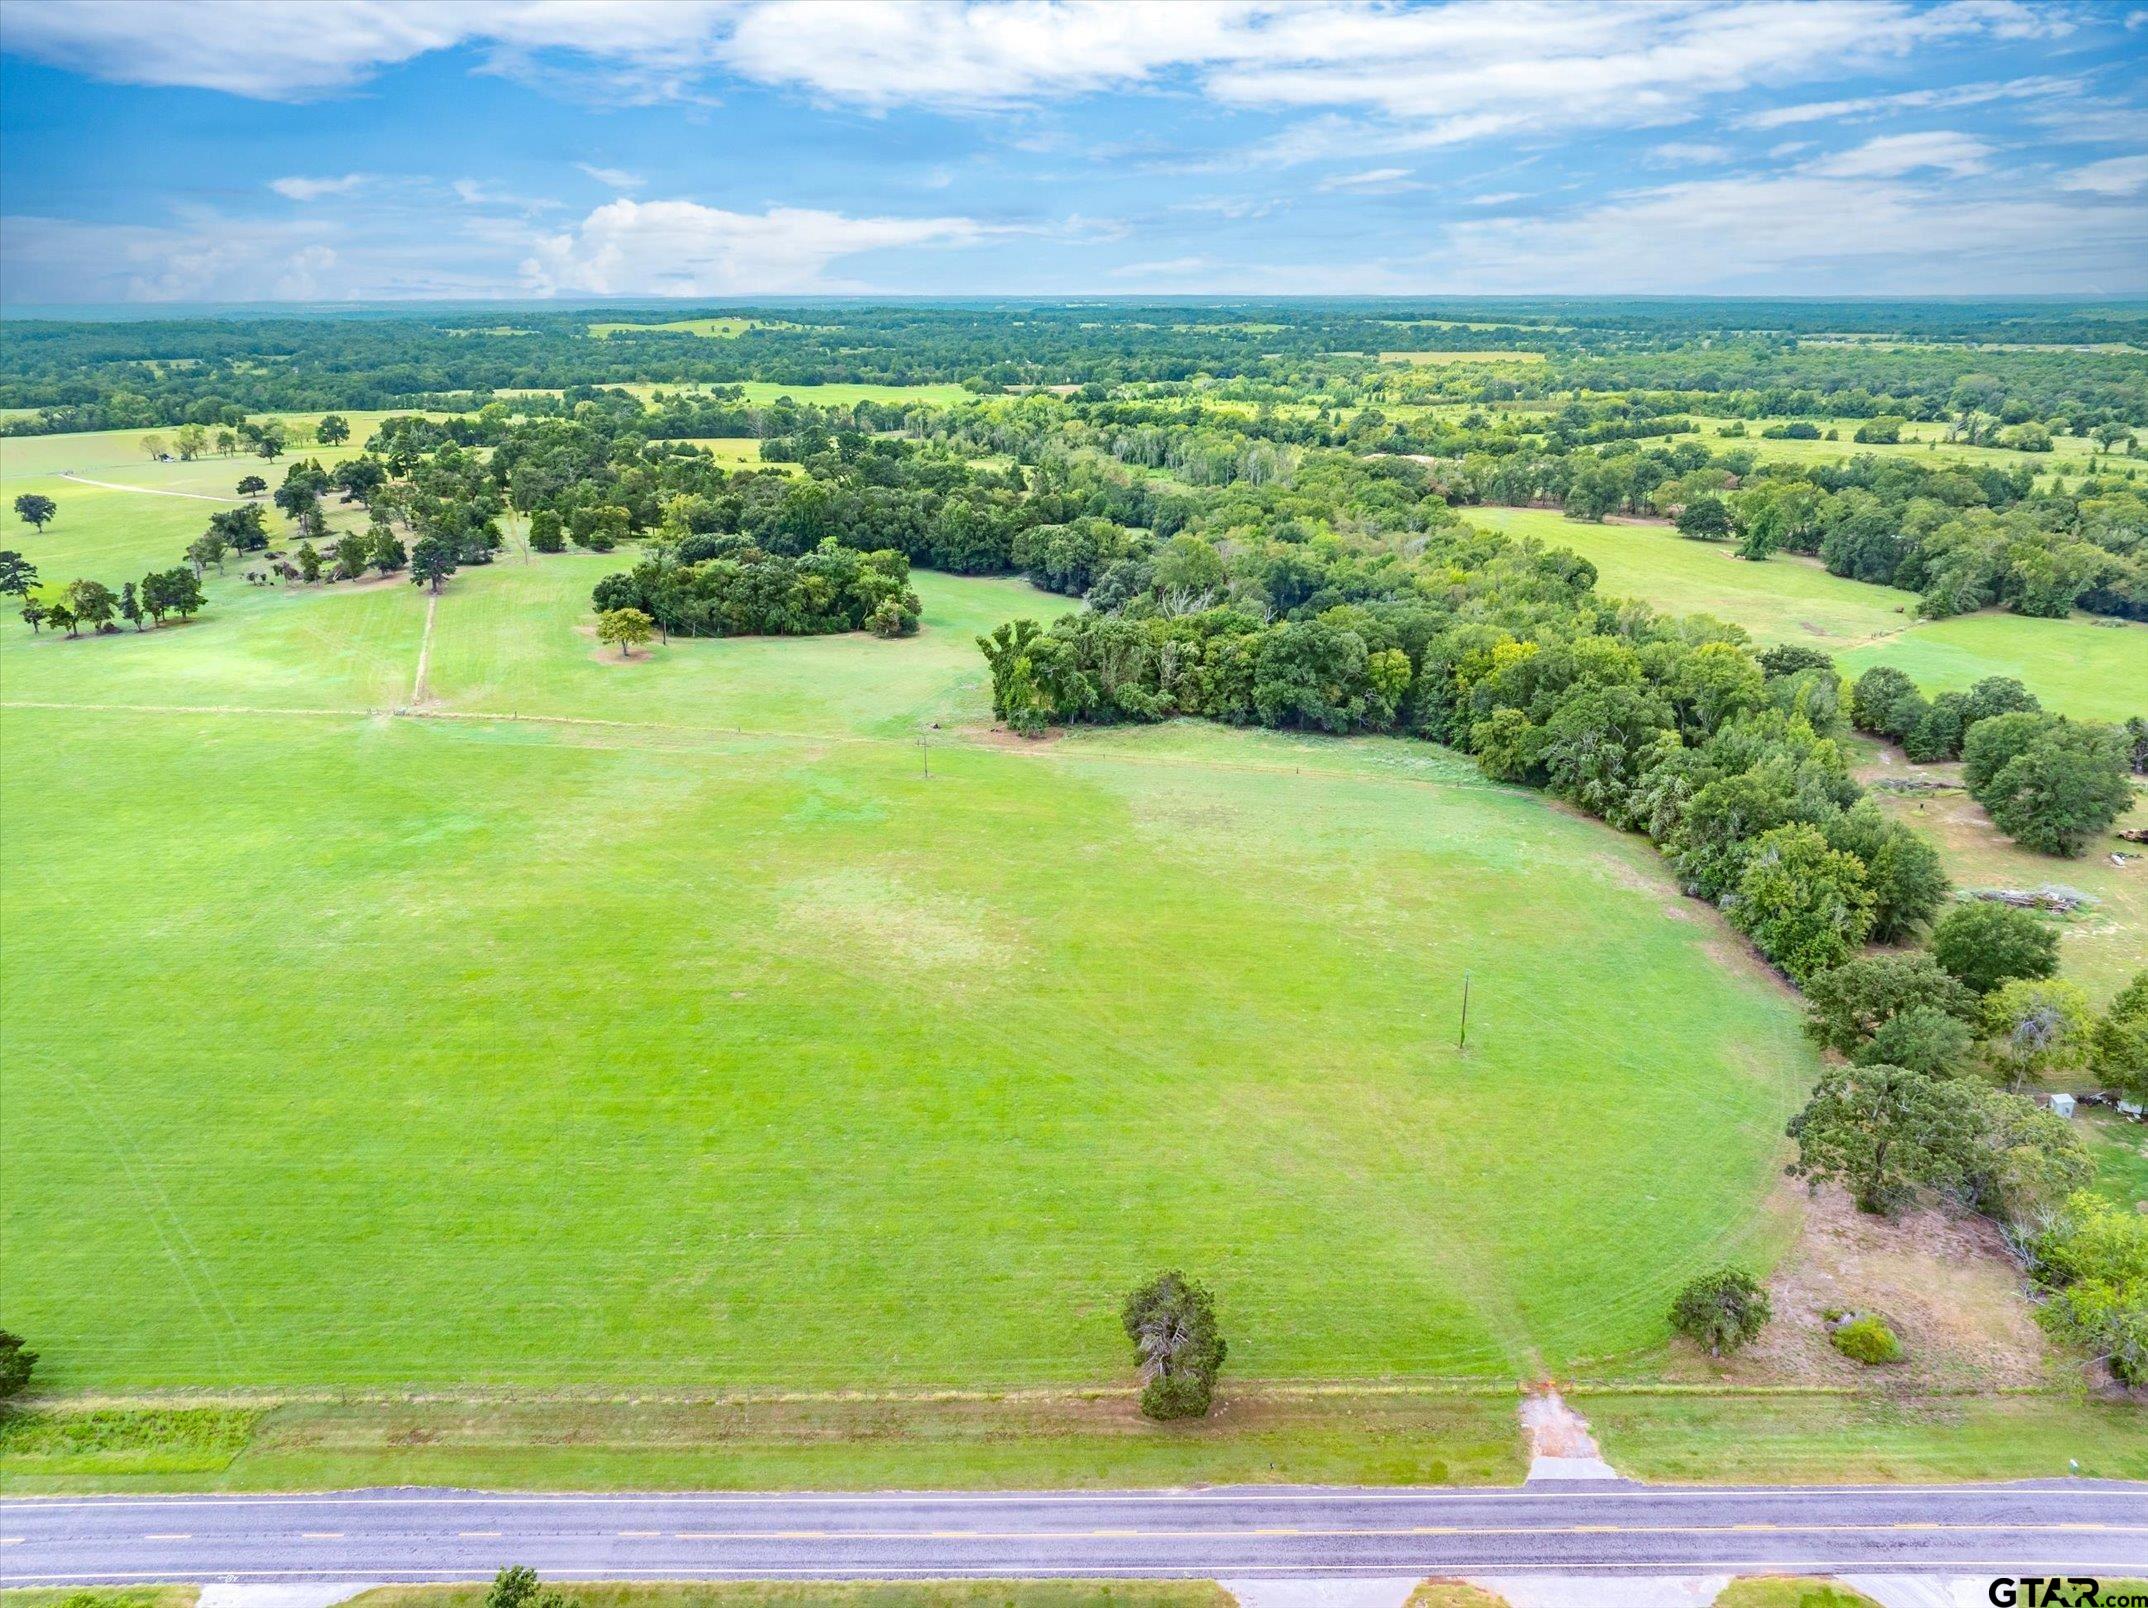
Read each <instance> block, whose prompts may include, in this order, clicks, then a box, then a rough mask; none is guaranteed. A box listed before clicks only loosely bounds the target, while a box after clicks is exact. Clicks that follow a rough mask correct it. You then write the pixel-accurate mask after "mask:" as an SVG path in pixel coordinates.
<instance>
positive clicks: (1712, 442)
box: [1669, 418, 2140, 476]
mask: <svg viewBox="0 0 2148 1608" xmlns="http://www.w3.org/2000/svg"><path fill="white" fill-rule="evenodd" d="M1737 422H1739V421H1736V420H1732V419H1709V418H1696V419H1694V421H1693V423H1694V426H1695V428H1694V429H1693V430H1692V431H1691V432H1689V433H1688V434H1686V435H1683V436H1673V437H1670V438H1669V439H1671V440H1673V441H1705V442H1707V443H1708V445H1709V446H1711V447H1714V448H1716V449H1717V450H1719V451H1722V450H1729V449H1733V448H1750V449H1751V450H1752V453H1753V456H1754V458H1755V459H1756V460H1757V461H1758V462H1761V463H1833V462H1838V461H1840V460H1842V459H1844V458H1854V457H1856V456H1858V455H1859V454H1860V453H1872V454H1874V455H1876V456H1879V457H1883V458H1914V459H1916V460H1917V461H1918V462H1920V463H1925V464H1931V465H1934V466H1936V465H1939V464H1945V463H1961V464H1970V465H1979V466H1983V467H1986V468H1994V469H2024V468H2025V469H2034V470H2035V471H2036V472H2037V473H2038V474H2039V475H2044V476H2050V475H2079V474H2082V473H2084V472H2086V471H2087V469H2088V467H2089V462H2090V460H2091V459H2094V460H2096V462H2097V463H2098V464H2099V466H2101V467H2102V468H2103V469H2104V470H2105V471H2106V472H2108V473H2113V474H2122V473H2124V472H2125V470H2126V469H2128V468H2138V467H2140V460H2139V459H2138V458H2129V457H2127V456H2126V455H2125V454H2123V453H2118V454H2111V453H2106V452H2105V451H2104V450H2103V448H2102V447H2101V446H2099V445H2098V444H2097V443H2096V442H2095V441H2093V440H2091V439H2090V438H2089V437H2087V436H2075V435H2054V436H2053V437H2052V441H2051V450H2050V451H2049V452H2020V451H2017V450H2015V449H2014V448H2012V447H2002V446H1970V445H1969V444H1968V443H1966V442H1962V441H1949V440H1947V439H1946V434H1947V427H1946V425H1944V424H1942V423H1939V422H1937V421H1930V420H1913V421H1911V422H1910V423H1908V424H1905V425H1903V427H1902V439H1901V440H1900V441H1896V442H1863V441H1859V440H1857V439H1856V436H1857V427H1858V426H1859V425H1861V424H1863V423H1864V422H1865V421H1864V420H1862V419H1803V420H1794V421H1793V420H1790V419H1748V420H1745V421H1743V422H1744V424H1745V430H1746V433H1745V435H1744V436H1743V437H1742V438H1741V437H1735V436H1733V437H1729V438H1725V437H1724V435H1723V432H1724V430H1726V429H1727V428H1729V427H1730V426H1731V425H1733V424H1735V423H1737ZM1790 423H1803V424H1810V425H1812V426H1813V428H1815V429H1816V430H1818V431H1819V432H1820V435H1821V439H1820V440H1817V441H1803V440H1794V439H1791V438H1788V437H1775V438H1773V439H1770V438H1767V437H1764V436H1763V435H1761V433H1760V432H1761V431H1762V430H1765V429H1767V428H1769V427H1770V426H1772V425H1779V424H1790ZM1830 430H1833V431H1834V432H1835V435H1836V439H1835V440H1833V441H1829V440H1827V439H1826V435H1827V432H1828V431H1830Z"/></svg>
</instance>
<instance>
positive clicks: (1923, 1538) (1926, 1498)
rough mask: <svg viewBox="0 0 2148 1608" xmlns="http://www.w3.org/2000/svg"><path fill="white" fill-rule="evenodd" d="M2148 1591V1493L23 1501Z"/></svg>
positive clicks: (392, 1549) (647, 1549) (1364, 1561)
mask: <svg viewBox="0 0 2148 1608" xmlns="http://www.w3.org/2000/svg"><path fill="white" fill-rule="evenodd" d="M515 1563H519V1564H527V1565H529V1566H531V1567H532V1568H535V1569H536V1570H538V1572H539V1573H541V1574H542V1575H544V1576H545V1577H547V1578H549V1579H562V1580H567V1579H618V1580H635V1579H734V1578H744V1579H774V1578H798V1577H816V1578H840V1577H851V1578H880V1579H905V1578H934V1577H955V1576H1033V1575H1067V1576H1151V1577H1158V1576H1190V1577H1196V1578H1216V1577H1232V1578H1256V1577H1287V1576H1307V1575H1329V1576H1350V1575H1380V1576H1396V1575H1428V1574H1517V1573H1526V1572H1530V1571H1545V1572H1555V1573H1580V1572H1606V1573H1633V1574H1676V1573H1682V1572H1692V1573H1704V1572H1705V1573H1720V1572H1723V1571H1726V1570H1727V1571H1730V1572H1734V1573H1735V1572H1752V1571H1765V1570H1792V1569H1795V1570H1808V1571H1813V1572H1822V1571H1825V1572H1842V1571H1848V1570H1857V1571H1863V1572H1876V1571H1878V1572H1889V1573H1903V1572H1920V1571H1947V1572H1955V1573H1978V1572H1988V1573H1993V1574H1998V1573H2043V1574H2066V1573H2082V1572H2101V1573H2104V1574H2111V1573H2115V1572H2126V1573H2131V1574H2148V1485H2144V1484H2128V1483H2120V1482H2106V1481H2087V1480H2075V1481H2065V1482H2036V1483H2029V1484H2018V1485H1973V1486H1941V1487H1929V1486H1927V1487H1904V1486H1857V1487H1800V1488H1742V1489H1740V1488H1716V1487H1683V1488H1668V1489H1665V1488H1650V1487H1642V1486H1634V1485H1623V1484H1620V1485H1613V1484H1604V1485H1584V1486H1571V1485H1553V1486H1532V1487H1529V1488H1525V1489H1517V1490H1360V1489H1314V1488H1260V1487H1254V1488H1237V1489H1228V1490H1221V1489H1218V1490H1181V1491H1139V1492H1110V1493H1096V1492H1080V1491H1066V1492H1052V1493H1041V1494H1039V1493H1021V1494H1017V1493H988V1492H974V1493H939V1494H909V1493H881V1494H859V1495H801V1494H771V1495H730V1494H726V1495H620V1496H595V1495H544V1494H537V1493H521V1494H500V1493H494V1494H485V1493H478V1492H463V1491H444V1490H417V1489H404V1490H383V1491H353V1492H342V1493H334V1494H322V1495H311V1496H303V1495H293V1496H193V1497H187V1496H170V1497H106V1498H50V1499H39V1498H22V1499H17V1500H14V1501H10V1502H6V1503H0V1583H5V1584H8V1585H37V1584H51V1585H67V1584H74V1583H78V1582H80V1583H87V1582H111V1583H124V1582H127V1581H151V1580H155V1581H199V1582H208V1581H232V1582H240V1583H248V1582H275V1581H304V1580H354V1581H427V1580H461V1579H475V1578H482V1577H485V1576H489V1575H490V1574H492V1573H493V1571H495V1570H497V1569H499V1568H501V1567H502V1566H504V1565H506V1564H515Z"/></svg>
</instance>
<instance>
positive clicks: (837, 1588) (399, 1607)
mask: <svg viewBox="0 0 2148 1608" xmlns="http://www.w3.org/2000/svg"><path fill="white" fill-rule="evenodd" d="M490 1589H491V1588H490V1584H489V1583H477V1584H470V1585H460V1586H375V1587H374V1588H373V1589H372V1590H371V1591H366V1592H361V1593H360V1594H359V1595H358V1596H356V1597H353V1598H351V1599H349V1601H350V1603H351V1605H352V1608H483V1605H484V1601H485V1593H486V1592H487V1591H488V1590H490ZM567 1590H568V1596H569V1598H570V1600H571V1601H572V1602H573V1604H574V1605H575V1608H1234V1605H1235V1603H1236V1601H1237V1599H1236V1598H1234V1597H1232V1596H1231V1594H1230V1593H1229V1592H1227V1591H1225V1590H1224V1589H1223V1588H1222V1587H1221V1586H1219V1585H1217V1584H1216V1583H1215V1582H1214V1581H1212V1580H902V1581H886V1580H724V1581H717V1580H682V1581H663V1582H657V1581H650V1582H638V1581H637V1582H633V1583H622V1582H614V1581H593V1582H592V1581H579V1580H578V1581H576V1582H575V1583H574V1584H573V1585H572V1586H571V1587H569V1588H567ZM0 1608H13V1605H12V1604H10V1603H7V1602H5V1601H4V1600H0ZM39 1608H43V1605H39ZM82 1608H104V1605H103V1604H90V1605H82ZM114 1608H133V1605H131V1604H129V1605H114ZM143 1608H152V1605H148V1604H145V1605H143ZM155 1608H162V1605H155Z"/></svg>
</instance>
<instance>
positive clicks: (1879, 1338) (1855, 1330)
mask: <svg viewBox="0 0 2148 1608" xmlns="http://www.w3.org/2000/svg"><path fill="white" fill-rule="evenodd" d="M1827 1338H1828V1343H1829V1344H1831V1345H1832V1346H1833V1347H1834V1348H1835V1349H1836V1350H1837V1351H1839V1352H1841V1353H1842V1354H1843V1355H1844V1356H1845V1357H1848V1358H1849V1359H1850V1360H1851V1361H1852V1362H1861V1363H1863V1364H1864V1365H1865V1366H1866V1367H1868V1368H1872V1367H1877V1366H1878V1365H1879V1364H1881V1363H1887V1362H1900V1361H1901V1360H1902V1342H1901V1341H1899V1340H1897V1339H1896V1338H1895V1337H1894V1331H1893V1330H1892V1329H1890V1328H1888V1327H1887V1324H1886V1320H1884V1319H1882V1318H1876V1317H1874V1316H1872V1314H1871V1313H1869V1312H1868V1313H1866V1314H1865V1315H1864V1316H1863V1317H1861V1318H1852V1319H1850V1321H1849V1322H1847V1323H1844V1324H1839V1325H1837V1326H1836V1328H1835V1329H1834V1331H1833V1332H1832V1333H1831V1334H1829V1335H1828V1337H1827Z"/></svg>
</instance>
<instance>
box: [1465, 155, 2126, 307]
mask: <svg viewBox="0 0 2148 1608" xmlns="http://www.w3.org/2000/svg"><path fill="white" fill-rule="evenodd" d="M1815 218H1833V219H1839V220H1842V221H1843V223H1844V227H1842V228H1839V229H1829V230H1815V229H1814V228H1813V225H1812V220H1813V219H1815ZM1433 260H1435V261H1436V262H1438V263H1439V264H1440V266H1441V267H1442V269H1443V270H1445V271H1446V272H1447V273H1448V274H1450V275H1451V276H1453V277H1452V278H1450V279H1449V280H1448V284H1449V286H1450V288H1456V289H1465V288H1480V287H1481V288H1486V289H1496V290H1500V291H1506V292H1510V293H1515V294H1525V293H1530V292H1549V291H1578V290H1581V289H1584V288H1585V289H1588V290H1591V291H1593V292H1595V293H1598V294H1603V295H1621V294H1634V293H1644V294H1645V293H1660V292H1666V291H1685V292H1693V293H1699V292H1740V291H1754V290H1774V291H1780V290H1781V289H1782V288H1783V287H1785V286H1786V285H1794V286H1798V287H1799V288H1800V289H1802V290H1804V291H1805V292H1806V293H1808V294H1812V295H1859V294H1890V293H1891V294H1903V293H1909V294H1921V295H1953V294H1961V295H1971V294H1980V293H1986V292H1990V291H1994V290H2014V291H2019V290H2022V289H2026V288H2029V287H2034V288H2036V289H2038V290H2043V291H2078V292H2087V293H2095V294H2104V295H2110V294H2119V293H2134V292H2138V291H2139V290H2140V289H2141V288H2143V285H2144V283H2148V216H2144V215H2143V214H2142V212H2141V211H2140V209H2138V208H2113V207H2107V206H2098V205H2095V204H2093V203H2084V202H2079V201H2071V200H2067V199H2064V198H2062V197H2058V196H2051V195H2045V194H2039V193H2035V192H2031V191H2013V192H2007V193H2003V194H1992V193H1987V192H1986V191H1985V190H1984V189H1983V188H1982V187H1980V188H1979V190H1978V193H1976V194H1974V195H1970V194H1964V193H1961V192H1960V191H1959V190H1958V189H1934V188H1932V187H1930V186H1928V185H1922V184H1917V183H1911V182H1908V181H1905V180H1901V179H1893V178H1831V177H1824V176H1819V175H1813V174H1789V175H1779V176H1772V177H1741V178H1724V179H1707V180H1696V181H1692V182H1689V183H1682V184H1672V185H1665V186H1662V187H1659V188H1656V189H1651V190H1641V191H1636V192H1634V193H1631V194H1628V195H1623V196H1618V197H1614V198H1612V199H1611V200H1608V201H1605V202H1603V203H1600V204H1597V205H1593V206H1587V207H1582V208H1579V209H1576V210H1574V211H1571V212H1568V213H1564V214H1561V215H1558V216H1555V217H1530V218H1497V219H1483V220H1471V221H1468V222H1462V223H1457V224H1456V225H1455V226H1454V227H1453V228H1452V229H1451V230H1450V231H1449V237H1448V241H1447V244H1446V246H1445V247H1444V248H1443V249H1442V251H1441V252H1440V253H1439V254H1438V255H1437V256H1436V258H1434V259H1433Z"/></svg>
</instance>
